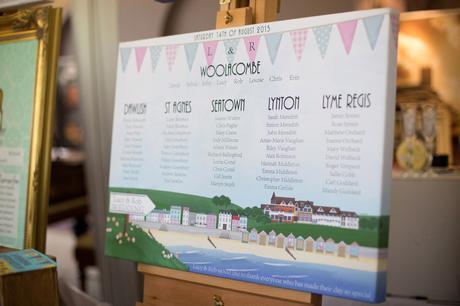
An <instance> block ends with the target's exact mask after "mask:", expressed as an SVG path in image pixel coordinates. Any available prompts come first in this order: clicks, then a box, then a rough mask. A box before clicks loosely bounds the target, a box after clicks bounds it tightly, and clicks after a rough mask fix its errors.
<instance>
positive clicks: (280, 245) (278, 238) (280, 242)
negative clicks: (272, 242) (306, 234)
mask: <svg viewBox="0 0 460 306" xmlns="http://www.w3.org/2000/svg"><path fill="white" fill-rule="evenodd" d="M285 239H286V237H285V236H284V235H283V234H281V233H280V234H278V236H276V247H277V248H281V249H284V240H285Z"/></svg>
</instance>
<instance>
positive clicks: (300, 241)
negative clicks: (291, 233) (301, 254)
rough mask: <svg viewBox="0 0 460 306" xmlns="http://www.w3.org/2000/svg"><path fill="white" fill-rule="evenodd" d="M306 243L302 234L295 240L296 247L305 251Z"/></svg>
mask: <svg viewBox="0 0 460 306" xmlns="http://www.w3.org/2000/svg"><path fill="white" fill-rule="evenodd" d="M304 245H305V239H303V237H302V236H299V237H297V239H296V241H295V249H296V250H298V251H303V247H304Z"/></svg>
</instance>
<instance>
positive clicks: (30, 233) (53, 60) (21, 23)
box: [0, 6, 62, 251]
mask: <svg viewBox="0 0 460 306" xmlns="http://www.w3.org/2000/svg"><path fill="white" fill-rule="evenodd" d="M61 14H62V12H61V9H55V8H51V7H50V6H45V7H29V8H24V9H20V10H17V11H14V12H9V13H5V14H4V15H2V16H0V45H1V44H4V43H12V42H18V41H25V40H37V41H38V46H37V66H36V71H35V92H34V99H33V100H34V101H33V115H32V129H31V142H30V152H29V165H28V179H27V197H26V198H27V203H26V214H25V218H26V220H25V230H24V233H25V237H24V245H23V248H35V249H37V250H40V251H45V243H46V226H47V220H48V198H49V181H50V166H51V154H50V151H51V146H52V137H53V126H54V120H53V119H54V109H55V94H56V71H57V60H58V56H59V47H60V46H59V45H60V36H61V35H60V34H61ZM0 73H1V72H0Z"/></svg>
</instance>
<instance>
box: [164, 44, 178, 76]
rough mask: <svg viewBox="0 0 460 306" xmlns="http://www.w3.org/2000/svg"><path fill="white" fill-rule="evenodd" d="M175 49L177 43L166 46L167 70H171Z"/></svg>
mask: <svg viewBox="0 0 460 306" xmlns="http://www.w3.org/2000/svg"><path fill="white" fill-rule="evenodd" d="M176 51H177V45H169V46H166V60H167V61H168V68H169V71H171V69H172V67H173V66H174V62H175V61H176V53H177V52H176Z"/></svg>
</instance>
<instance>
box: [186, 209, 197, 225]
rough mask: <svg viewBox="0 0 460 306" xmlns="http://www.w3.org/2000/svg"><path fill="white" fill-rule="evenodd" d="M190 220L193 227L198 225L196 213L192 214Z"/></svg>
mask: <svg viewBox="0 0 460 306" xmlns="http://www.w3.org/2000/svg"><path fill="white" fill-rule="evenodd" d="M188 220H189V224H190V225H191V226H194V225H195V224H196V213H194V212H190V214H189V218H188Z"/></svg>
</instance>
